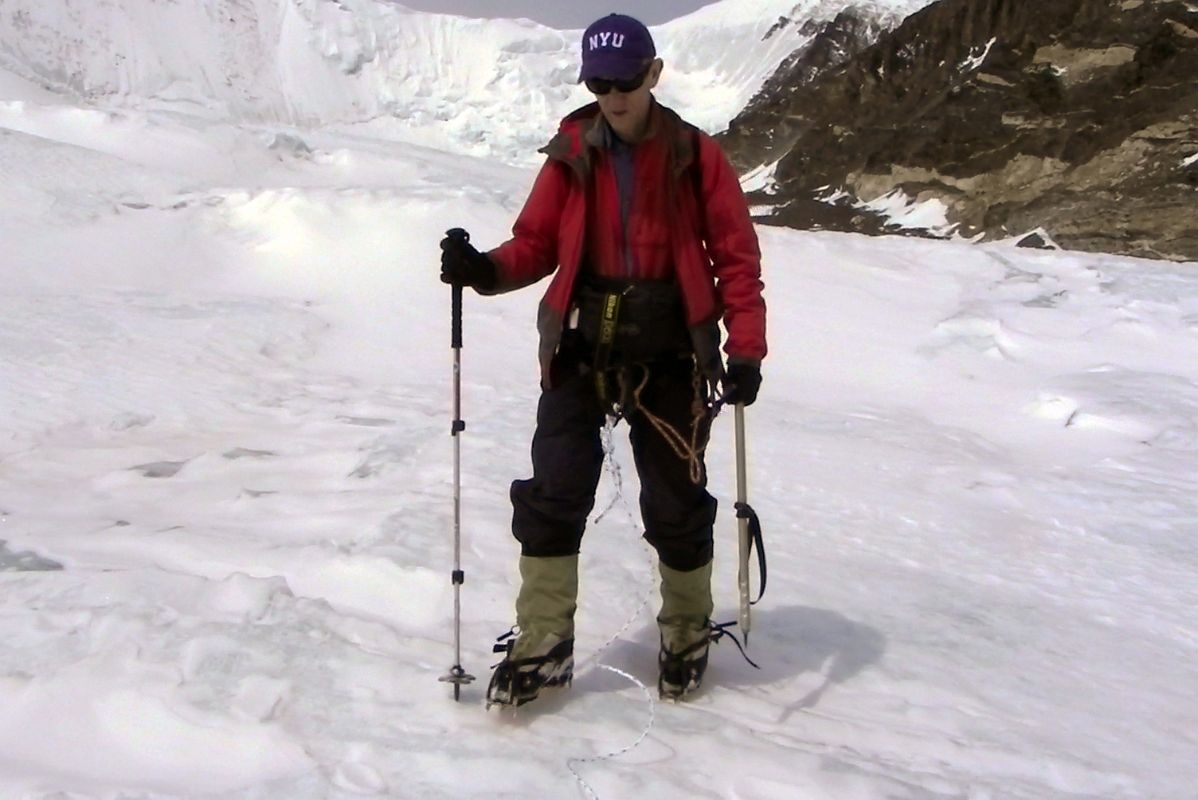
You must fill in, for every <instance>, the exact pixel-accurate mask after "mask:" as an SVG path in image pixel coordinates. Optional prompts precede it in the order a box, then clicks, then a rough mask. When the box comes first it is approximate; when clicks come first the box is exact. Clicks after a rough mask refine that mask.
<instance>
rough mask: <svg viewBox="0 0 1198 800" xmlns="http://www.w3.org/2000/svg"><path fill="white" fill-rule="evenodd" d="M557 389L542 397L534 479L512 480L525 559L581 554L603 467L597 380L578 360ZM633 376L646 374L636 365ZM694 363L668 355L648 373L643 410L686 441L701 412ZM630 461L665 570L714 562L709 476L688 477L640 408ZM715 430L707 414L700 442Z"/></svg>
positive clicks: (648, 535) (632, 423)
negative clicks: (664, 422)
mask: <svg viewBox="0 0 1198 800" xmlns="http://www.w3.org/2000/svg"><path fill="white" fill-rule="evenodd" d="M555 374H556V378H557V380H556V382H555V385H554V387H553V388H551V389H548V390H545V391H544V392H543V393H542V394H541V400H540V403H539V404H538V406H537V429H536V433H535V434H534V435H533V440H532V467H533V477H532V478H530V479H527V480H517V481H513V482H512V491H511V496H512V506H513V514H512V533H513V534H514V535H515V537H516V539H517V540H519V542H520V545H521V552H522V554H523V555H526V556H534V557H537V556H566V555H574V554H575V553H577V552H578V551H579V547H580V545H581V543H582V534H583V531H584V530H585V529H586V521H587V516H588V515H589V514H590V513H591V510H592V508H593V507H594V505H595V488H596V487H597V486H598V484H599V475H600V472H601V470H602V467H603V447H602V445H601V443H600V431H601V429H602V428H603V425H604V413H603V410H602V408H601V406H600V403H599V399H598V393H597V391H596V388H595V381H594V374H593V373H592V372H590V371H589V370H584V369H583V368H581V367H579V366H578V364H577V363H573V364H566V365H563V364H555ZM630 374H631V377H633V378H634V379H636V380H639V378H640V377H641V375H642V374H643V373H641V372H640V368H632V370H631V373H630ZM695 395H696V392H695V386H694V363H693V361H692V360H691V359H689V358H687V359H679V358H671V359H669V360H666V361H661V362H655V363H653V364H651V365H650V366H649V382H648V383H647V384H646V386H645V388H644V390H643V392H642V394H641V404H642V405H643V406H644V407H645V408H647V409H649V410H650V411H651V412H652V413H653V414H654V415H656V416H657V417H659V418H661V419H663V420H664V421H666V422H667V423H669V425H670V426H671V427H673V428H674V429H675V430H677V431H679V432H680V433H681V434H683V436H684V437H685V438H686V439H687V440H688V441H689V439H690V435H691V426H692V422H693V419H694V415H695V402H696V397H695ZM627 422H628V426H629V439H630V441H631V443H632V454H633V460H634V461H635V463H636V469H637V473H638V475H639V476H640V481H641V496H640V506H641V519H642V521H643V523H644V526H645V531H644V536H645V539H646V541H648V542H649V544H650V545H652V546H653V548H654V549H655V550H656V551H657V553H658V556H659V557H660V559H661V561H662V563H664V564H665V565H666V566H668V567H671V568H673V569H676V570H682V571H690V570H693V569H697V568H699V567H701V566H704V565H705V564H707V562H709V561H711V556H712V549H713V548H712V528H713V525H714V523H715V516H716V500H715V498H714V497H712V496H711V495H710V494H709V493H708V492H707V471H706V468H704V469H702V471H701V473H702V474H701V476H700V481H699V482H698V483H695V482H693V481H692V480H691V465H690V462H689V461H688V460H686V459H684V458H681V457H679V456H678V454H677V453H676V452H675V451H674V449H673V448H672V447H671V446H670V444H669V443H668V442H667V441H666V439H665V438H664V437H663V436H662V434H661V433H660V432H659V431H657V430H656V429H655V428H654V427H653V426H652V425H651V424H650V422H649V420H648V419H647V418H646V417H645V415H644V414H643V413H641V412H640V411H636V410H634V411H633V412H632V413H631V414H630V415H629V416H628V417H627ZM710 428H711V418H710V415H709V413H707V412H704V414H703V417H702V422H701V425H700V433H699V445H700V446H702V445H703V444H704V443H705V442H706V441H707V437H708V434H709V432H710Z"/></svg>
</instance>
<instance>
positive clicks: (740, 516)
mask: <svg viewBox="0 0 1198 800" xmlns="http://www.w3.org/2000/svg"><path fill="white" fill-rule="evenodd" d="M735 410H736V508H737V513H736V525H737V533H738V545H737V555H738V561H737V571H736V586H737V588H738V589H739V590H740V616H739V618H738V620H737V622H738V624H739V625H740V630H741V633H742V634H744V637H745V646H746V647H748V646H749V631H751V630H752V629H753V619H752V602H751V601H750V600H749V555H750V549H751V547H752V539H751V538H750V535H749V515H748V514H746V513H743V509H745V508H747V506H748V496H749V489H748V470H747V468H746V464H745V406H744V403H737V404H736V406H735Z"/></svg>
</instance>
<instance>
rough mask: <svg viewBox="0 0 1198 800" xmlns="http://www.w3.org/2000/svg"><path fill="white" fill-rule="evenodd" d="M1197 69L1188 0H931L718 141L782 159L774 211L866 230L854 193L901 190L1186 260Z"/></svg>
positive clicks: (962, 218)
mask: <svg viewBox="0 0 1198 800" xmlns="http://www.w3.org/2000/svg"><path fill="white" fill-rule="evenodd" d="M1195 76H1198V5H1195V4H1194V3H1193V2H1177V1H1173V0H1162V1H1157V2H1149V1H1148V0H1044V2H1037V3H1031V2H1024V1H1023V0H940V2H937V3H935V4H934V5H932V6H930V7H928V8H925V9H923V10H921V11H919V12H917V13H915V14H913V15H911V16H910V17H908V18H907V20H906V21H905V22H904V23H903V24H902V25H901V26H899V27H897V28H895V29H894V30H892V31H889V32H885V33H882V34H881V35H880V37H879V38H878V40H877V41H876V42H875V43H873V44H872V45H870V46H868V47H865V48H863V49H859V50H858V51H857V52H855V53H851V54H848V55H847V57H846V58H844V59H843V60H842V61H841V63H839V64H838V65H835V66H834V67H833V68H831V69H827V68H825V69H823V70H822V71H819V72H817V73H816V74H814V75H813V74H811V73H810V72H808V71H804V65H803V63H802V62H801V61H800V62H799V63H796V64H795V65H793V67H791V72H790V74H785V73H780V75H779V76H777V78H776V79H775V80H773V81H771V84H770V85H769V86H767V87H766V88H767V90H766V91H765V92H763V94H762V96H760V97H759V98H757V100H756V101H755V102H754V103H753V104H751V105H750V106H749V107H748V108H747V109H746V110H745V112H744V113H743V114H741V115H739V116H738V117H737V118H736V119H735V120H733V122H732V123H731V125H730V126H729V133H728V136H727V137H726V138H725V140H724V142H725V146H726V147H727V148H728V149H729V150H730V151H731V152H732V153H733V155H734V158H735V160H736V161H737V163H738V164H739V165H740V166H741V167H742V168H746V169H748V168H752V167H754V166H756V165H759V164H773V163H775V162H777V168H776V170H775V171H774V173H773V178H774V181H773V183H772V184H771V187H772V190H773V195H772V196H771V197H770V198H769V200H768V206H769V209H770V215H771V218H772V219H774V220H776V221H778V222H780V223H783V224H787V225H793V226H796V227H826V228H836V229H851V230H862V231H866V232H871V231H873V230H880V229H883V228H885V227H886V226H885V225H884V222H885V221H884V220H881V221H880V220H879V219H878V217H877V215H876V214H871V213H869V211H868V209H864V208H863V207H862V206H863V205H864V204H865V203H868V202H869V201H875V200H878V199H879V198H884V197H892V196H893V197H905V198H908V199H909V200H911V201H912V202H915V201H924V202H935V203H938V204H941V205H942V206H943V208H945V209H946V217H947V220H949V221H951V222H952V223H953V224H954V225H955V226H956V227H957V230H958V231H959V232H961V233H963V234H966V235H971V236H972V235H976V234H983V235H985V236H987V237H990V238H1006V237H1009V236H1013V235H1017V234H1021V233H1024V232H1026V231H1029V230H1034V229H1037V228H1043V229H1044V230H1045V231H1047V233H1048V234H1049V235H1050V236H1051V237H1052V238H1053V239H1055V240H1056V241H1057V242H1059V243H1060V244H1061V245H1062V246H1065V247H1068V248H1075V249H1083V250H1092V251H1100V252H1116V253H1124V254H1130V255H1140V256H1148V257H1156V258H1170V259H1180V260H1190V259H1194V258H1198V223H1196V222H1195V218H1196V215H1195V214H1194V208H1195V202H1196V200H1198V195H1196V194H1195V192H1196V190H1198V168H1196V167H1198V165H1196V164H1195V163H1194V162H1193V161H1192V160H1190V159H1191V158H1192V156H1193V155H1194V154H1195V151H1196V150H1198V146H1196V144H1195V143H1196V142H1198V78H1196V77H1195ZM837 190H843V191H837ZM833 194H835V195H836V196H838V197H840V198H841V199H840V200H839V202H837V203H832V204H829V203H821V202H820V198H827V197H828V196H830V195H833ZM853 197H855V198H856V200H857V201H860V202H858V203H855V204H854V203H853V202H852V200H851V198H853ZM763 205H764V203H763Z"/></svg>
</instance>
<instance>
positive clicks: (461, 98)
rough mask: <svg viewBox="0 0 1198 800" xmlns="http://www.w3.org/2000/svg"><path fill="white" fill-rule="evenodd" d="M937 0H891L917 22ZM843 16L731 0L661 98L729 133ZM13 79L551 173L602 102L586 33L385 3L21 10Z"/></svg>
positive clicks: (12, 5) (278, 0) (707, 14)
mask: <svg viewBox="0 0 1198 800" xmlns="http://www.w3.org/2000/svg"><path fill="white" fill-rule="evenodd" d="M926 1H927V0H875V3H874V5H877V6H878V7H879V8H882V7H885V8H891V7H893V8H914V7H917V6H919V5H922V4H924V3H925V2H926ZM843 5H844V4H843V2H839V0H838V1H837V2H830V0H799V1H798V2H796V0H724V2H721V3H716V4H714V5H711V6H708V7H705V8H703V9H700V10H699V11H697V12H695V13H694V14H691V15H689V16H686V17H683V18H680V19H678V20H675V21H673V22H670V23H667V24H665V25H661V26H658V27H656V28H654V29H653V32H654V36H655V38H656V39H657V42H658V45H659V49H660V52H661V54H662V56H663V57H664V58H665V60H666V62H667V64H668V67H667V71H666V73H665V77H664V79H663V81H662V84H661V85H660V87H659V95H660V96H661V98H662V100H663V101H664V102H666V103H669V104H671V105H676V106H678V107H679V108H681V109H684V110H685V111H686V112H687V116H688V118H690V119H692V120H693V121H694V122H695V123H696V124H698V125H700V126H701V127H704V128H706V129H708V130H710V131H713V132H715V131H720V130H723V129H724V128H725V127H727V124H728V122H729V120H731V119H732V117H733V116H735V115H736V113H737V112H739V111H740V110H741V109H742V108H743V107H744V105H745V104H746V103H747V102H748V100H749V98H751V97H752V96H753V95H754V94H756V93H757V92H758V90H759V89H760V88H761V86H762V84H763V83H764V82H765V81H766V79H767V78H768V77H769V76H770V75H771V74H773V73H774V72H775V71H776V70H777V68H778V66H779V65H780V64H782V63H783V62H784V61H785V60H786V59H787V58H788V57H790V56H791V54H792V53H793V52H794V51H795V50H796V49H797V48H800V47H802V45H803V44H804V43H805V42H806V41H807V39H808V38H809V30H808V29H807V28H806V27H804V23H805V22H806V21H808V20H810V19H815V20H822V19H831V18H833V17H834V16H835V15H836V13H837V12H838V11H839V9H840V8H842V7H843ZM0 22H2V23H3V24H0V70H6V71H8V72H11V73H14V74H16V75H19V76H21V77H23V78H26V79H31V80H34V81H37V82H38V83H40V84H42V85H44V86H47V87H50V88H52V89H54V90H56V91H60V92H64V93H69V94H71V95H75V96H81V97H83V98H86V99H91V100H96V101H102V102H103V103H105V104H109V105H111V104H121V105H127V106H137V107H151V108H153V107H158V108H161V107H164V106H167V107H170V108H171V109H173V110H180V109H181V110H185V111H188V112H190V113H199V114H207V115H211V116H213V117H218V118H222V119H224V118H231V119H233V120H235V121H240V122H245V123H252V124H268V125H270V124H274V125H296V126H319V125H328V124H339V123H362V122H372V123H373V124H375V125H377V126H380V127H384V128H385V129H386V130H387V131H388V132H389V133H391V134H393V135H397V136H400V137H401V138H406V139H407V140H409V141H415V142H418V143H422V144H429V145H433V146H436V147H441V148H444V149H449V150H452V151H455V152H464V153H468V154H472V155H478V156H491V157H498V158H500V159H503V160H505V161H511V162H525V161H528V160H529V159H535V158H536V156H535V151H536V148H537V147H538V146H540V145H541V144H543V142H544V140H545V138H546V136H547V132H548V131H551V130H552V128H553V126H554V125H555V123H556V121H557V120H558V119H559V118H560V117H561V116H562V115H563V114H565V113H567V112H568V111H570V110H571V109H572V108H575V107H577V106H579V105H582V104H584V103H586V102H588V101H589V100H590V99H591V98H590V96H589V95H588V94H587V93H586V92H585V90H583V89H582V88H581V87H579V86H578V85H577V83H576V81H577V76H578V58H579V54H578V41H579V39H580V37H581V31H558V30H553V29H551V28H546V27H544V26H541V25H538V24H536V23H534V22H531V21H528V20H477V19H467V18H465V17H458V16H452V15H447V14H431V13H425V12H417V11H413V10H410V9H408V8H405V7H404V6H402V5H398V4H395V3H391V2H384V0H207V1H206V2H194V3H178V2H173V0H94V2H88V3H77V2H70V0H5V2H4V5H3V8H2V10H0Z"/></svg>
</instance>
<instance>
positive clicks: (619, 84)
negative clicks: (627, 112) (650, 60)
mask: <svg viewBox="0 0 1198 800" xmlns="http://www.w3.org/2000/svg"><path fill="white" fill-rule="evenodd" d="M649 66H652V64H650V65H649ZM647 77H649V67H645V68H644V69H643V70H642V71H641V73H640V74H639V75H635V76H633V77H631V78H587V80H586V87H587V91H588V92H590V93H591V94H596V95H605V94H607V93H608V92H610V91H611V90H612V89H615V90H616V91H617V92H620V93H621V94H628V93H629V92H635V91H636V90H637V89H639V88H641V86H642V85H643V84H644V83H645V78H647Z"/></svg>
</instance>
